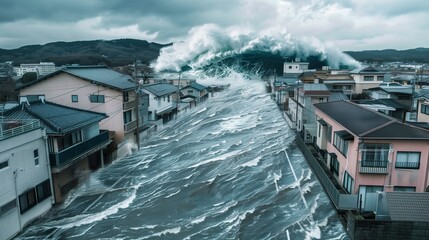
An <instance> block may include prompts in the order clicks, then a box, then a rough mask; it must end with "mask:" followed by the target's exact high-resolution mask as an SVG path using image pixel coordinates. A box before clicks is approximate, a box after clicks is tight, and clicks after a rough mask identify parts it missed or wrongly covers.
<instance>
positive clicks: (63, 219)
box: [19, 79, 347, 239]
mask: <svg viewBox="0 0 429 240" xmlns="http://www.w3.org/2000/svg"><path fill="white" fill-rule="evenodd" d="M201 83H202V84H204V82H201ZM294 138H295V136H294V133H293V132H292V131H291V130H290V129H289V128H288V126H287V124H286V122H285V121H284V119H283V118H282V115H281V113H280V111H279V110H278V108H277V106H276V104H275V103H274V101H273V100H272V99H271V98H270V95H269V94H268V93H266V91H265V86H264V84H263V82H262V81H256V80H241V79H234V81H233V82H231V87H230V88H229V89H227V90H225V91H224V92H221V93H218V94H216V95H215V96H213V97H211V98H209V99H208V100H207V101H206V102H204V103H201V104H199V105H198V106H197V107H196V108H193V109H190V110H188V111H187V112H186V113H181V114H179V116H178V118H177V119H175V120H173V121H172V122H170V123H168V124H167V125H166V126H165V127H164V128H163V129H160V130H158V132H156V133H155V134H153V135H152V136H150V137H149V138H147V139H146V140H145V141H144V142H142V145H141V149H140V151H138V152H135V153H134V154H132V155H131V156H129V157H126V158H124V159H120V160H117V161H115V162H114V163H113V164H111V165H110V166H108V167H106V168H103V169H100V170H98V171H97V172H95V173H93V174H92V175H91V177H90V179H89V180H88V181H87V182H85V183H84V184H82V185H81V186H79V188H77V189H76V190H74V191H73V192H72V193H71V194H70V196H69V198H68V199H67V200H66V202H65V203H64V204H62V205H60V206H57V207H55V208H54V209H53V210H52V211H50V212H49V213H48V214H47V215H46V216H44V217H43V218H41V219H39V220H38V221H36V222H34V223H33V224H32V225H31V226H29V227H27V228H26V229H25V230H24V232H23V234H21V235H20V236H19V239H47V238H48V239H345V238H347V236H346V233H345V230H344V228H343V226H342V225H341V223H340V221H339V219H338V217H337V215H336V211H335V210H334V208H333V207H332V205H331V203H330V201H329V199H328V197H327V196H326V194H325V193H324V192H323V189H322V187H321V186H320V184H319V183H318V181H317V179H316V177H315V175H314V174H313V173H312V171H311V169H310V168H309V166H308V165H307V163H306V161H305V159H304V157H303V155H302V153H301V152H300V151H299V150H298V149H297V148H296V147H295V145H294V143H293V140H294Z"/></svg>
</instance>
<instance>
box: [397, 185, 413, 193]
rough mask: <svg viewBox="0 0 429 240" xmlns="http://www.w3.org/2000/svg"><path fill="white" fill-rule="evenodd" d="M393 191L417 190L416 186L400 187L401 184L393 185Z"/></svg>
mask: <svg viewBox="0 0 429 240" xmlns="http://www.w3.org/2000/svg"><path fill="white" fill-rule="evenodd" d="M393 191H395V192H415V191H416V187H399V186H394V187H393Z"/></svg>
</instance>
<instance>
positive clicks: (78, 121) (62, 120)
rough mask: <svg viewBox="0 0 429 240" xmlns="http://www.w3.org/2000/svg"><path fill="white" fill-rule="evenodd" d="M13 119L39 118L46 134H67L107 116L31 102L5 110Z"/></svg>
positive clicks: (51, 104) (49, 103)
mask: <svg viewBox="0 0 429 240" xmlns="http://www.w3.org/2000/svg"><path fill="white" fill-rule="evenodd" d="M5 116H7V117H10V118H14V119H39V120H40V123H41V124H42V126H43V127H45V128H46V133H48V134H67V133H69V132H73V131H76V130H79V129H81V128H83V127H85V126H88V125H90V124H92V123H95V122H99V121H101V120H103V119H105V118H107V115H106V114H103V113H97V112H92V111H87V110H81V109H77V108H71V107H66V106H62V105H59V104H55V103H51V102H45V103H43V102H41V101H37V102H31V103H30V105H27V104H24V105H23V106H21V105H19V106H17V107H15V108H12V109H10V110H8V111H6V112H5Z"/></svg>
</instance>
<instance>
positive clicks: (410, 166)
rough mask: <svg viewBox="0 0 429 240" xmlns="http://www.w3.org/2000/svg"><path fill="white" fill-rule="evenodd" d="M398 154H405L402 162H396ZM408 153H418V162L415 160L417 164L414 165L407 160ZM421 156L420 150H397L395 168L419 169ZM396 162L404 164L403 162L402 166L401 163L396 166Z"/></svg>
mask: <svg viewBox="0 0 429 240" xmlns="http://www.w3.org/2000/svg"><path fill="white" fill-rule="evenodd" d="M400 154H407V161H404V162H402V161H401V162H398V156H399V155H400ZM410 154H418V157H419V160H418V162H417V166H415V165H412V164H411V163H410V162H409V155H410ZM421 157H422V153H421V152H416V151H397V152H396V161H395V168H398V169H420V161H421ZM398 163H405V164H403V165H402V166H401V164H399V166H398Z"/></svg>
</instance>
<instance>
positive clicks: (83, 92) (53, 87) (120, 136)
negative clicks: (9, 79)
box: [20, 73, 136, 144]
mask: <svg viewBox="0 0 429 240" xmlns="http://www.w3.org/2000/svg"><path fill="white" fill-rule="evenodd" d="M92 94H97V95H104V96H105V102H104V103H91V102H90V100H89V96H90V95H92ZM20 95H21V96H25V95H45V98H46V100H47V101H50V102H54V103H57V104H61V105H65V106H69V107H74V108H79V109H85V110H90V111H94V112H100V113H105V114H107V116H108V118H106V119H104V120H102V121H101V122H100V128H101V129H108V130H109V131H114V132H115V137H114V142H115V144H119V143H121V142H122V141H124V118H123V111H124V110H123V97H122V95H123V93H122V92H121V91H118V90H113V89H111V88H107V87H103V86H100V85H95V84H91V83H89V82H88V81H85V80H82V79H79V78H77V77H75V76H72V75H69V74H66V73H60V74H58V75H55V76H52V77H51V78H49V79H46V80H44V81H41V82H39V83H37V84H35V85H32V86H29V87H27V88H24V89H21V90H20ZM72 95H77V96H78V102H72ZM129 95H130V96H129V98H130V101H132V100H133V99H135V92H134V91H129ZM132 116H133V120H135V119H136V116H135V114H134V111H133V114H132Z"/></svg>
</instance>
